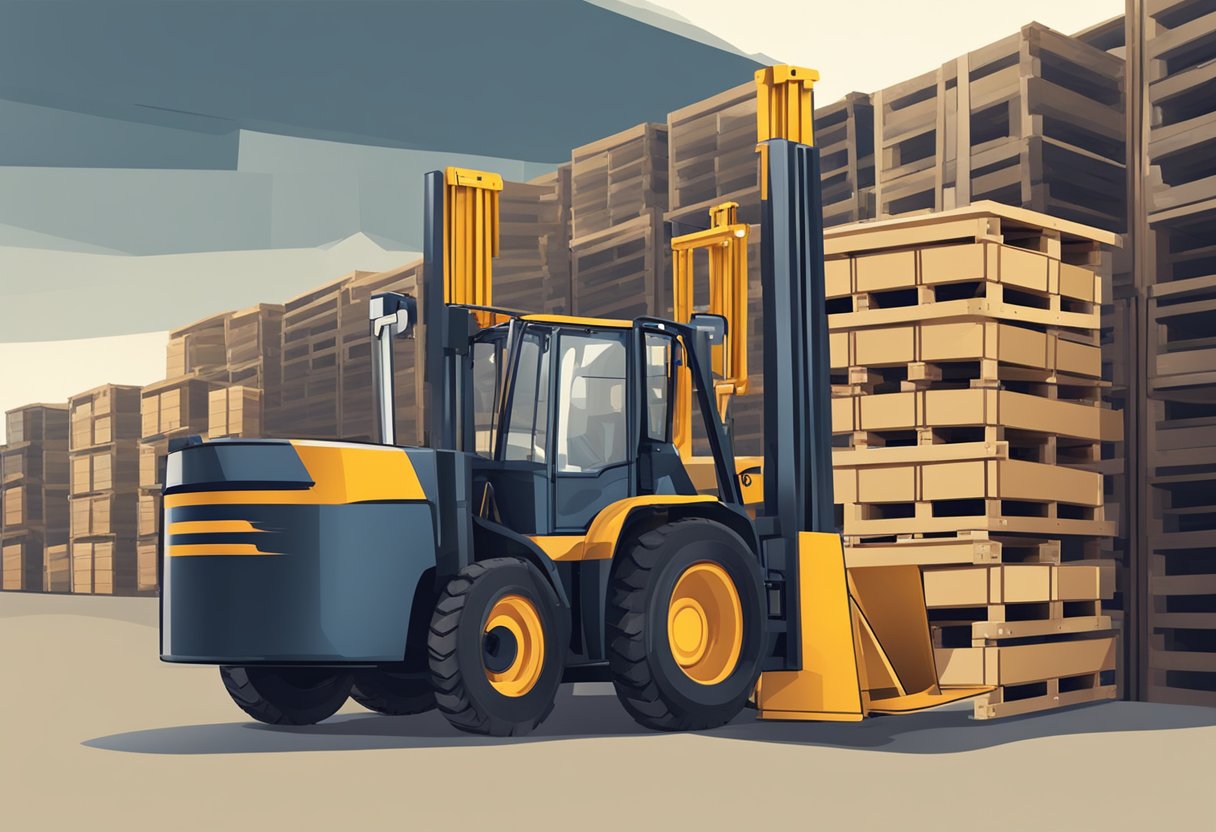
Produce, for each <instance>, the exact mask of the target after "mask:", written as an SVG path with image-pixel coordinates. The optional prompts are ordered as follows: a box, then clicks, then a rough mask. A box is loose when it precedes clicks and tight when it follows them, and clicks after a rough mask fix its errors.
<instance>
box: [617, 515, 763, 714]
mask: <svg viewBox="0 0 1216 832" xmlns="http://www.w3.org/2000/svg"><path fill="white" fill-rule="evenodd" d="M766 614H767V613H766V606H765V602H764V590H763V579H762V577H761V574H760V568H759V564H758V563H757V562H756V557H755V555H754V554H752V552H751V551H750V550H749V549H748V547H747V545H746V544H745V543H744V542H743V539H742V538H740V537H739V536H738V535H737V534H735V532H733V531H731V530H730V529H728V528H727V527H725V526H723V525H721V524H720V523H715V522H713V521H711V520H705V519H701V518H693V519H687V520H678V521H676V522H673V523H667V524H665V525H663V526H659V527H658V528H655V529H652V530H650V531H647V532H645V533H644V534H642V535H640V536H639V537H638V538H637V540H636V541H634V542H633V544H632V545H630V546H628V547H625V548H624V551H622V552H621V553H619V554H618V555H617V561H616V562H615V563H614V564H613V567H612V575H611V578H610V582H609V588H608V604H607V610H606V619H607V639H608V666H609V669H610V670H611V672H612V681H613V685H614V686H615V687H616V692H617V697H618V698H619V699H620V700H621V704H622V705H624V706H625V710H627V711H628V712H629V714H630V715H631V716H632V717H633V718H634V719H635V720H636V721H637V722H638V723H639V724H641V725H643V726H645V727H647V728H653V729H657V730H660V731H684V730H702V729H706V728H716V727H718V726H720V725H724V724H726V723H727V722H729V721H730V720H731V719H733V718H734V717H735V716H736V715H737V714H738V713H739V711H740V710H742V708H743V706H744V704H745V703H746V702H747V699H748V697H749V696H751V694H752V691H753V690H754V689H755V686H756V680H757V678H759V675H760V662H761V658H762V655H763V648H764V621H765V618H766Z"/></svg>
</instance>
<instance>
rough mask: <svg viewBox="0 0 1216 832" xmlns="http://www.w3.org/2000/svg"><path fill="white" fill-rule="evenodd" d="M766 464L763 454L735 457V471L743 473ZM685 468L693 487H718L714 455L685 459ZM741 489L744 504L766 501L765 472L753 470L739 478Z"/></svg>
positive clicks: (711, 488)
mask: <svg viewBox="0 0 1216 832" xmlns="http://www.w3.org/2000/svg"><path fill="white" fill-rule="evenodd" d="M763 464H764V457H762V456H737V457H735V473H736V474H742V473H743V472H744V471H748V470H749V469H752V468H761V467H762V466H763ZM684 470H685V471H687V472H688V477H689V479H691V480H692V484H693V487H694V488H696V489H697V490H698V491H710V490H715V489H717V487H718V470H717V468H715V467H714V458H713V457H712V456H694V457H690V458H688V459H686V460H684ZM739 490H740V491H742V492H743V504H744V505H745V506H754V505H758V504H759V503H762V502H764V473H763V471H753V472H752V473H749V474H748V475H747V477H746V478H744V477H740V478H739Z"/></svg>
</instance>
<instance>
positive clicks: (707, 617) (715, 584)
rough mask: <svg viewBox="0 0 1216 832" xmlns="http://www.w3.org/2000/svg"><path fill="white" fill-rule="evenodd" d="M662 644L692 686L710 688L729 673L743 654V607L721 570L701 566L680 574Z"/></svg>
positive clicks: (707, 563) (733, 586) (697, 564)
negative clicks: (696, 684)
mask: <svg viewBox="0 0 1216 832" xmlns="http://www.w3.org/2000/svg"><path fill="white" fill-rule="evenodd" d="M667 642H668V644H669V645H670V647H671V655H672V657H673V658H674V659H675V660H676V664H677V665H679V667H680V670H682V671H684V675H685V676H687V677H688V678H690V679H692V680H693V681H694V682H698V683H700V684H702V685H716V684H718V683H719V682H721V681H722V680H723V679H725V678H726V677H727V676H729V675H730V674H731V672H732V671H733V670H734V669H735V665H737V664H738V663H739V654H740V653H741V652H742V649H743V605H742V604H741V603H740V602H739V592H738V590H737V589H735V582H734V581H732V580H731V578H730V575H728V574H727V573H726V570H725V569H723V568H722V567H721V566H719V565H718V564H716V563H709V562H701V563H694V564H693V565H692V566H690V567H688V568H687V569H685V570H684V572H683V574H681V575H680V579H679V580H678V581H676V586H675V589H673V590H672V592H671V601H670V603H669V604H668V607H667Z"/></svg>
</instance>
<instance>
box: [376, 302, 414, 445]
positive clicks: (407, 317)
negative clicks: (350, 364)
mask: <svg viewBox="0 0 1216 832" xmlns="http://www.w3.org/2000/svg"><path fill="white" fill-rule="evenodd" d="M368 318H369V320H370V321H371V329H372V337H373V338H374V339H375V340H376V348H375V349H373V350H372V385H373V389H374V390H375V397H376V411H377V413H378V416H379V418H378V419H377V422H378V424H379V427H380V443H381V444H383V445H395V444H397V408H396V397H395V396H394V395H393V338H396V337H398V336H402V335H404V336H407V337H409V336H412V335H413V331H414V323H415V322H416V321H417V320H418V305H417V302H416V301H415V300H414V299H413V298H412V297H410V296H409V295H402V294H398V293H397V292H385V293H383V294H380V295H373V296H372V299H371V303H370V305H369V309H368Z"/></svg>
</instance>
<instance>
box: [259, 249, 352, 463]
mask: <svg viewBox="0 0 1216 832" xmlns="http://www.w3.org/2000/svg"><path fill="white" fill-rule="evenodd" d="M369 274H371V272H359V271H356V272H352V273H351V274H347V275H345V276H343V277H341V278H339V279H338V280H336V281H333V282H331V283H327V284H326V285H324V286H321V287H319V288H317V289H313V290H312V291H309V292H305V293H304V294H302V295H298V296H296V297H294V298H292V299H291V300H289V301H287V303H286V304H284V311H283V349H282V359H283V405H282V408H281V410H280V411H279V415H280V418H281V419H282V424H283V427H284V430H286V431H287V432H288V433H290V434H291V435H292V436H295V437H297V438H318V439H332V438H334V437H337V436H338V435H339V431H340V424H341V375H342V365H341V361H340V355H339V353H340V349H339V339H340V338H341V324H340V322H339V320H338V310H339V308H340V307H341V306H342V294H343V291H344V290H345V289H346V288H347V287H348V286H349V285H350V283H351V282H352V281H354V280H356V279H357V278H360V277H366V276H367V275H369ZM363 326H364V328H365V329H366V326H367V314H366V312H365V313H364V315H363Z"/></svg>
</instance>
